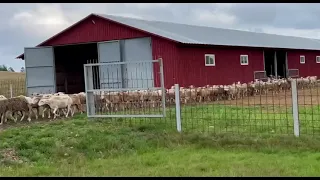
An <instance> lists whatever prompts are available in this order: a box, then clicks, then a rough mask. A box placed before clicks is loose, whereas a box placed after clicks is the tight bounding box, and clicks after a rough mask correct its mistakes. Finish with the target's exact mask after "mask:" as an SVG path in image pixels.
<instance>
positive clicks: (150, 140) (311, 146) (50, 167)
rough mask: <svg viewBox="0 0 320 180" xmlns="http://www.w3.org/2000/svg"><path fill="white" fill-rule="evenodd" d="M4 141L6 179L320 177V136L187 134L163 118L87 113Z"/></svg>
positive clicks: (19, 131) (9, 133)
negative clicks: (96, 116)
mask: <svg viewBox="0 0 320 180" xmlns="http://www.w3.org/2000/svg"><path fill="white" fill-rule="evenodd" d="M43 121H44V120H43ZM156 121H158V120H156ZM0 140H1V143H0V151H1V153H0V154H1V155H0V176H319V175H320V172H319V170H318V169H319V168H320V153H319V151H318V150H319V148H320V139H319V138H317V137H313V138H311V137H309V136H303V137H301V138H294V137H293V136H278V135H277V136H276V135H256V136H255V135H250V136H246V135H238V134H231V133H218V134H211V133H207V134H200V133H183V134H179V133H176V132H175V129H174V127H170V126H168V124H165V122H160V121H158V122H149V121H147V120H143V119H138V120H132V119H120V120H119V119H118V120H117V121H116V120H109V119H96V120H93V121H88V120H87V118H85V116H80V115H79V116H77V117H75V118H74V119H72V120H71V119H68V120H58V121H53V122H47V123H43V122H41V121H40V122H37V123H32V124H23V126H20V127H10V128H7V129H5V130H2V131H0Z"/></svg>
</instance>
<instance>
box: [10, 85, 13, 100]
mask: <svg viewBox="0 0 320 180" xmlns="http://www.w3.org/2000/svg"><path fill="white" fill-rule="evenodd" d="M12 96H13V92H12V84H10V98H12Z"/></svg>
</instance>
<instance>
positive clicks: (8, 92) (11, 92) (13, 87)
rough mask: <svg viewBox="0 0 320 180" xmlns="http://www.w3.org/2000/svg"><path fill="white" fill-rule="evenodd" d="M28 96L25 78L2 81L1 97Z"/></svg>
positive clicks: (0, 86) (0, 87) (0, 85)
mask: <svg viewBox="0 0 320 180" xmlns="http://www.w3.org/2000/svg"><path fill="white" fill-rule="evenodd" d="M25 94H26V81H25V78H15V79H3V80H0V95H3V96H5V97H15V96H19V95H25Z"/></svg>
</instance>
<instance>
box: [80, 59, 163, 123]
mask: <svg viewBox="0 0 320 180" xmlns="http://www.w3.org/2000/svg"><path fill="white" fill-rule="evenodd" d="M154 69H155V71H156V72H154ZM84 76H85V84H86V85H85V89H86V97H87V113H88V117H141V118H143V117H150V118H151V117H165V113H166V108H165V93H162V92H164V91H165V89H164V77H163V66H162V60H161V59H158V60H149V61H132V62H109V63H92V64H85V65H84Z"/></svg>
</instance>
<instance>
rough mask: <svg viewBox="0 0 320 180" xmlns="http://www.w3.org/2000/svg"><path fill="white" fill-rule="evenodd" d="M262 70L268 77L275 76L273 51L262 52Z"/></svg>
mask: <svg viewBox="0 0 320 180" xmlns="http://www.w3.org/2000/svg"><path fill="white" fill-rule="evenodd" d="M264 69H265V71H266V73H267V76H268V77H271V76H275V64H274V51H272V50H266V51H264Z"/></svg>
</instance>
